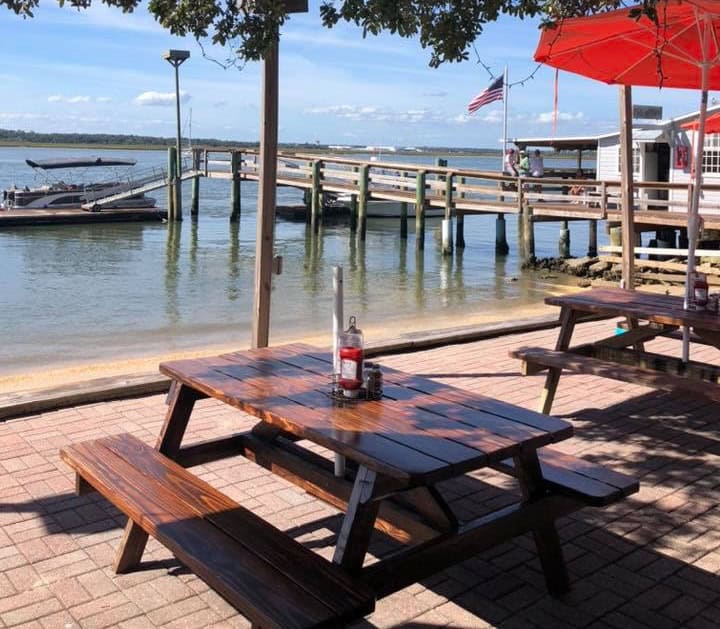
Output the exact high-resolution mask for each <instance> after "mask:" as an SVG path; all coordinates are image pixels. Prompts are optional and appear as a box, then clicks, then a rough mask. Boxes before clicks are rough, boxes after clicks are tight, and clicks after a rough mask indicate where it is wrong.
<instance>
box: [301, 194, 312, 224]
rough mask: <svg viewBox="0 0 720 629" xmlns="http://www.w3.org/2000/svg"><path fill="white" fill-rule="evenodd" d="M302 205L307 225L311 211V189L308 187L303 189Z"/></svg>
mask: <svg viewBox="0 0 720 629" xmlns="http://www.w3.org/2000/svg"><path fill="white" fill-rule="evenodd" d="M303 205H304V206H305V224H306V225H309V224H310V214H311V212H312V190H310V189H309V188H305V189H304V190H303Z"/></svg>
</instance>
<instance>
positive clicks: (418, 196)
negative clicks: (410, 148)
mask: <svg viewBox="0 0 720 629" xmlns="http://www.w3.org/2000/svg"><path fill="white" fill-rule="evenodd" d="M415 181H416V184H415V248H416V249H425V171H424V170H418V171H417V176H416V180H415Z"/></svg>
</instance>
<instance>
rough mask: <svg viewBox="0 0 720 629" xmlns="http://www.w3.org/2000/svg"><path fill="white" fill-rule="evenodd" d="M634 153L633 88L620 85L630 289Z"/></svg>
mask: <svg viewBox="0 0 720 629" xmlns="http://www.w3.org/2000/svg"><path fill="white" fill-rule="evenodd" d="M632 165H633V154H632V88H631V87H630V86H629V85H621V86H620V181H621V206H622V207H621V215H622V242H623V253H622V257H623V263H622V278H623V279H622V281H623V286H624V287H625V288H627V289H629V290H634V288H635V279H634V277H635V260H634V256H633V243H634V242H635V225H634V215H633V170H632Z"/></svg>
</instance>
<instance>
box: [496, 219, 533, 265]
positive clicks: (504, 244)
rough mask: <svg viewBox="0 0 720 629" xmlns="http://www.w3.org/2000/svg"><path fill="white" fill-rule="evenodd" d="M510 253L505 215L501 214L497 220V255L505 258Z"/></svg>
mask: <svg viewBox="0 0 720 629" xmlns="http://www.w3.org/2000/svg"><path fill="white" fill-rule="evenodd" d="M525 209H527V208H525ZM509 252H510V246H509V245H508V241H507V225H506V223H505V215H504V214H503V213H502V212H500V213H498V215H497V218H496V219H495V255H500V256H504V255H507V254H508V253H509Z"/></svg>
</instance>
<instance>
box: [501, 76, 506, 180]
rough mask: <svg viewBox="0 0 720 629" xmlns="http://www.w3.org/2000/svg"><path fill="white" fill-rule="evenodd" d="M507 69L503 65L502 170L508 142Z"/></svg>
mask: <svg viewBox="0 0 720 629" xmlns="http://www.w3.org/2000/svg"><path fill="white" fill-rule="evenodd" d="M507 114H508V69H507V66H505V71H504V72H503V150H502V155H501V156H500V160H501V163H500V170H501V171H502V170H504V168H505V152H506V151H507V143H508V137H507V120H508V115H507Z"/></svg>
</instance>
